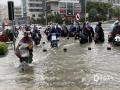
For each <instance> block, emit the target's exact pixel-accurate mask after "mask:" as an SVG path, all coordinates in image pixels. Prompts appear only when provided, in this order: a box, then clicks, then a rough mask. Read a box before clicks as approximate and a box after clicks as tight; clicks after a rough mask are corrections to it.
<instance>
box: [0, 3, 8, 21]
mask: <svg viewBox="0 0 120 90" xmlns="http://www.w3.org/2000/svg"><path fill="white" fill-rule="evenodd" d="M5 18H6V19H7V18H8V8H7V7H6V6H3V5H0V22H2V21H3V20H4V19H5Z"/></svg>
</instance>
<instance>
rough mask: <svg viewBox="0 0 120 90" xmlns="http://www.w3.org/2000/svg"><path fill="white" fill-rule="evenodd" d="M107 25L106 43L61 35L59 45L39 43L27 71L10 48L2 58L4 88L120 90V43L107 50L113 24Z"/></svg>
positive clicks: (0, 69) (0, 68)
mask: <svg viewBox="0 0 120 90" xmlns="http://www.w3.org/2000/svg"><path fill="white" fill-rule="evenodd" d="M103 27H104V30H105V35H106V41H105V43H103V44H95V43H94V42H92V43H91V44H83V45H80V43H79V41H77V40H74V39H73V38H70V39H69V40H68V39H67V38H61V39H60V41H59V48H57V49H53V48H51V47H50V45H49V43H47V42H46V44H45V45H43V44H42V43H41V46H35V47H34V61H33V64H31V65H30V66H29V69H28V70H27V71H25V72H20V70H19V68H18V66H19V60H18V58H17V57H16V56H15V54H14V51H13V50H12V49H10V50H9V53H8V55H7V56H6V57H1V58H0V90H120V47H114V46H112V49H111V50H107V46H108V42H107V35H108V31H109V30H110V29H109V27H110V25H109V24H108V25H107V24H106V25H104V26H103ZM88 47H91V48H92V50H88ZM64 48H67V52H64V51H63V49H64ZM43 49H47V50H48V51H47V52H43Z"/></svg>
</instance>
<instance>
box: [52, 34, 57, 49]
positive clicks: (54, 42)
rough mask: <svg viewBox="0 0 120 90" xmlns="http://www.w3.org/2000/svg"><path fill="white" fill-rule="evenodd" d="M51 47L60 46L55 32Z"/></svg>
mask: <svg viewBox="0 0 120 90" xmlns="http://www.w3.org/2000/svg"><path fill="white" fill-rule="evenodd" d="M51 47H58V40H57V36H56V34H55V33H53V34H52V35H51Z"/></svg>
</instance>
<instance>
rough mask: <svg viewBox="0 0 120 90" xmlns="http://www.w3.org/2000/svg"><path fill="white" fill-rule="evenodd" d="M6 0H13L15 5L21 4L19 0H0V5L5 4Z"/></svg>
mask: <svg viewBox="0 0 120 90" xmlns="http://www.w3.org/2000/svg"><path fill="white" fill-rule="evenodd" d="M8 1H14V5H15V6H20V5H21V0H0V4H1V5H7V2H8Z"/></svg>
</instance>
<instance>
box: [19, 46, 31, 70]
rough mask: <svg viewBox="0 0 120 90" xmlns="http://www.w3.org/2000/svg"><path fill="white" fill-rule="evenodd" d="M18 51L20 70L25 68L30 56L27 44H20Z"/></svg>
mask: <svg viewBox="0 0 120 90" xmlns="http://www.w3.org/2000/svg"><path fill="white" fill-rule="evenodd" d="M19 52H20V56H21V58H20V62H21V64H20V66H19V67H20V68H21V69H22V70H25V69H27V67H28V62H29V57H30V53H29V50H28V44H21V45H20V47H19Z"/></svg>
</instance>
